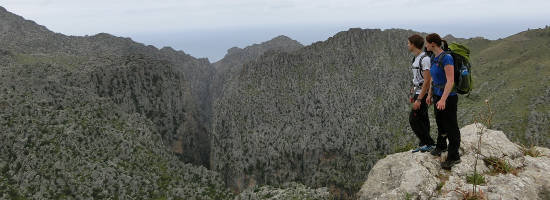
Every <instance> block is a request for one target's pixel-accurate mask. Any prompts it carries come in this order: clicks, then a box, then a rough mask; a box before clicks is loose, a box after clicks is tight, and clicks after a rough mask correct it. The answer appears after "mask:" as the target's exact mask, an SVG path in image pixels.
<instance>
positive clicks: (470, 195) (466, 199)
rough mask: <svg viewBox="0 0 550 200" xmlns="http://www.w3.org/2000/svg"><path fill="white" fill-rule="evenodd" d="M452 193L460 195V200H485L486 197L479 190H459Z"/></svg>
mask: <svg viewBox="0 0 550 200" xmlns="http://www.w3.org/2000/svg"><path fill="white" fill-rule="evenodd" d="M454 191H455V192H458V193H460V194H462V200H487V195H485V193H484V192H483V190H481V189H479V190H478V191H477V192H473V191H464V190H460V189H457V190H454Z"/></svg>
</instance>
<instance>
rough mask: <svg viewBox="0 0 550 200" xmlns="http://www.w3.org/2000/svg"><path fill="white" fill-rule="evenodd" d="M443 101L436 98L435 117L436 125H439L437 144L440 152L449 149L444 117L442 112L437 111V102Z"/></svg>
mask: <svg viewBox="0 0 550 200" xmlns="http://www.w3.org/2000/svg"><path fill="white" fill-rule="evenodd" d="M440 99H441V97H439V96H434V101H433V102H434V115H435V123H436V124H437V144H436V148H437V149H439V150H443V149H447V136H446V133H445V128H444V116H443V112H442V111H441V110H438V109H437V106H435V105H437V102H438V101H439V100H440Z"/></svg>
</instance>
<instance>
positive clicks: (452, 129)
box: [445, 96, 460, 160]
mask: <svg viewBox="0 0 550 200" xmlns="http://www.w3.org/2000/svg"><path fill="white" fill-rule="evenodd" d="M457 104H458V96H449V98H448V99H447V103H446V108H445V121H446V123H445V124H446V127H445V128H446V129H447V130H446V131H447V133H448V138H449V156H448V159H451V160H458V159H460V155H459V153H458V149H459V148H460V129H459V128H458V120H457V116H456V114H457V113H456V112H457Z"/></svg>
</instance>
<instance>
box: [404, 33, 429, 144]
mask: <svg viewBox="0 0 550 200" xmlns="http://www.w3.org/2000/svg"><path fill="white" fill-rule="evenodd" d="M408 48H409V51H410V52H411V53H412V54H413V55H414V58H413V60H412V66H411V70H412V73H413V80H412V89H411V99H410V102H411V104H412V109H411V112H410V114H409V123H410V125H411V128H412V130H413V132H414V134H415V135H416V136H417V137H418V139H419V140H420V143H419V145H418V148H416V149H415V150H413V151H412V152H413V153H415V152H419V151H420V152H427V151H431V150H432V149H433V148H435V142H434V140H433V139H432V137H431V136H430V119H429V117H428V105H427V104H426V100H425V99H426V97H427V96H428V95H426V94H427V92H428V88H429V87H430V86H429V83H430V80H431V75H430V67H431V63H430V56H429V55H427V53H426V52H424V51H423V49H424V38H423V37H422V36H420V35H417V34H415V35H412V36H411V37H409V38H408Z"/></svg>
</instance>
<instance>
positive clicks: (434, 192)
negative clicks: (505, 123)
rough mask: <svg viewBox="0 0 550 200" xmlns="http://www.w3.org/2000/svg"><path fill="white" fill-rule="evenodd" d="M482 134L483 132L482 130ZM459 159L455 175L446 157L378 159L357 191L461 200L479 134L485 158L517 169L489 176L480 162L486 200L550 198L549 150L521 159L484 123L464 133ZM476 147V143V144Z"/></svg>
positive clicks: (366, 196) (514, 148)
mask: <svg viewBox="0 0 550 200" xmlns="http://www.w3.org/2000/svg"><path fill="white" fill-rule="evenodd" d="M482 130H483V131H482ZM460 131H461V133H462V137H461V138H462V142H461V151H460V153H461V160H462V162H461V163H459V164H457V165H455V166H454V167H453V168H452V170H451V171H447V170H443V169H441V167H440V161H441V160H443V159H444V157H445V156H446V155H445V154H443V155H442V158H439V157H434V156H431V155H430V154H429V153H411V152H402V153H397V154H392V155H388V156H386V157H385V158H383V159H381V160H379V161H378V162H377V163H376V165H375V166H374V167H373V168H372V170H371V171H370V173H369V176H368V179H367V181H366V182H365V183H364V184H363V186H362V187H361V190H360V191H359V192H358V193H357V196H358V198H359V199H405V198H410V199H462V197H463V193H465V192H471V190H472V184H470V183H468V181H467V176H469V175H472V174H473V172H474V168H473V166H474V161H475V159H476V157H475V152H477V151H476V149H477V141H479V136H480V134H479V133H481V132H483V134H481V139H482V142H481V151H479V152H480V153H481V154H482V155H483V156H482V157H498V158H501V159H503V160H504V161H505V162H507V163H509V164H510V166H511V167H514V168H516V170H517V171H516V174H514V173H507V174H502V173H497V174H494V173H490V172H489V171H490V168H491V166H487V165H486V164H485V163H484V162H483V160H481V159H480V160H478V169H477V170H478V173H480V174H481V175H482V176H483V177H484V179H485V182H486V183H485V184H481V185H480V186H478V188H479V189H481V190H482V191H483V193H484V194H485V196H486V197H487V198H488V199H495V200H496V199H541V200H543V199H548V198H549V197H550V196H549V194H550V190H549V188H550V187H549V183H550V173H548V172H550V155H549V154H548V149H546V148H541V147H537V149H538V150H539V151H540V152H542V155H541V156H539V157H531V156H528V155H523V153H522V151H521V149H520V148H519V147H518V145H516V144H514V143H513V142H510V141H509V140H508V139H507V137H506V135H505V134H504V133H503V132H501V131H496V130H490V129H486V128H485V127H483V125H480V124H472V125H468V126H466V127H464V128H462V129H461V130H460ZM474 144H475V145H474Z"/></svg>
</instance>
